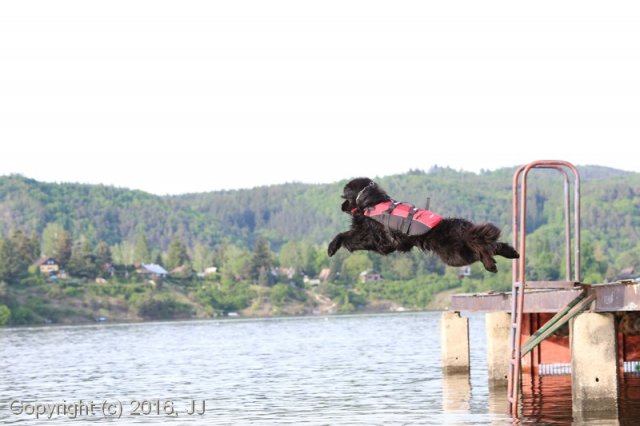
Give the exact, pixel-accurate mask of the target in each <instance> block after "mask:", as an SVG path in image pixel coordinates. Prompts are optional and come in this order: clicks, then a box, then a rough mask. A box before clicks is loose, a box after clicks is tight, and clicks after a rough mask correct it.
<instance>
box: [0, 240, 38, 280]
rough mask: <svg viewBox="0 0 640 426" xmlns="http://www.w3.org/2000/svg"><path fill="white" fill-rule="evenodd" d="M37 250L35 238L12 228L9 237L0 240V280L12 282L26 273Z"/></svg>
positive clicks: (34, 258) (35, 257)
mask: <svg viewBox="0 0 640 426" xmlns="http://www.w3.org/2000/svg"><path fill="white" fill-rule="evenodd" d="M39 252H40V245H39V244H38V242H37V240H36V239H33V238H31V237H27V236H26V235H25V234H24V233H23V232H22V231H20V230H17V229H16V230H13V231H12V232H11V236H10V237H9V238H7V239H2V240H0V280H6V281H9V282H12V281H15V280H17V279H19V278H20V277H21V276H23V275H26V274H27V272H28V269H29V266H30V265H31V264H32V263H33V262H34V261H35V260H36V259H37V257H38V256H39V254H40V253H39Z"/></svg>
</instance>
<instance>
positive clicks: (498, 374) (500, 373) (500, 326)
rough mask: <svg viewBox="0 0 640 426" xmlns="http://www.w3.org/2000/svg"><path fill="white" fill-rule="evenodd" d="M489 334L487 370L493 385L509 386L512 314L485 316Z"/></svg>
mask: <svg viewBox="0 0 640 426" xmlns="http://www.w3.org/2000/svg"><path fill="white" fill-rule="evenodd" d="M485 330H486V333H487V368H488V373H489V381H490V382H492V383H491V384H492V385H505V386H506V384H507V374H508V372H509V351H510V347H509V337H510V333H511V314H509V313H507V312H489V313H487V314H486V315H485Z"/></svg>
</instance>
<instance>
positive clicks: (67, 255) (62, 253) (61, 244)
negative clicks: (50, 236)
mask: <svg viewBox="0 0 640 426" xmlns="http://www.w3.org/2000/svg"><path fill="white" fill-rule="evenodd" d="M72 250H73V240H72V239H71V234H69V233H68V232H67V231H62V233H61V234H60V235H58V240H57V241H56V246H55V251H54V253H53V254H52V256H53V258H54V259H56V260H57V261H58V264H59V265H60V267H61V268H63V269H64V268H66V267H67V263H69V259H71V252H72Z"/></svg>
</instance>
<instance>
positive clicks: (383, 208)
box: [351, 200, 442, 235]
mask: <svg viewBox="0 0 640 426" xmlns="http://www.w3.org/2000/svg"><path fill="white" fill-rule="evenodd" d="M357 211H358V209H355V210H353V211H352V212H351V214H355V213H356V212H357ZM362 213H363V214H364V215H365V216H367V217H370V218H371V219H374V220H375V221H377V222H380V223H381V224H383V225H384V226H386V227H387V228H389V229H390V230H392V231H398V232H402V233H403V234H405V235H422V234H426V233H427V232H429V231H431V230H432V229H433V228H435V227H436V226H438V224H439V223H440V222H442V216H439V215H437V214H435V213H433V212H430V211H429V210H425V209H419V208H417V207H415V206H413V205H411V204H408V203H399V202H397V201H393V200H392V201H384V202H382V203H380V204H376V205H375V206H373V207H369V208H366V209H364V210H363V211H362Z"/></svg>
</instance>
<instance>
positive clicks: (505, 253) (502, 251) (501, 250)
mask: <svg viewBox="0 0 640 426" xmlns="http://www.w3.org/2000/svg"><path fill="white" fill-rule="evenodd" d="M495 254H497V255H498V256H502V257H506V258H507V259H518V258H519V257H520V255H519V254H518V252H517V251H516V249H514V248H513V247H511V246H510V245H509V244H507V243H497V244H496V253H495Z"/></svg>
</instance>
